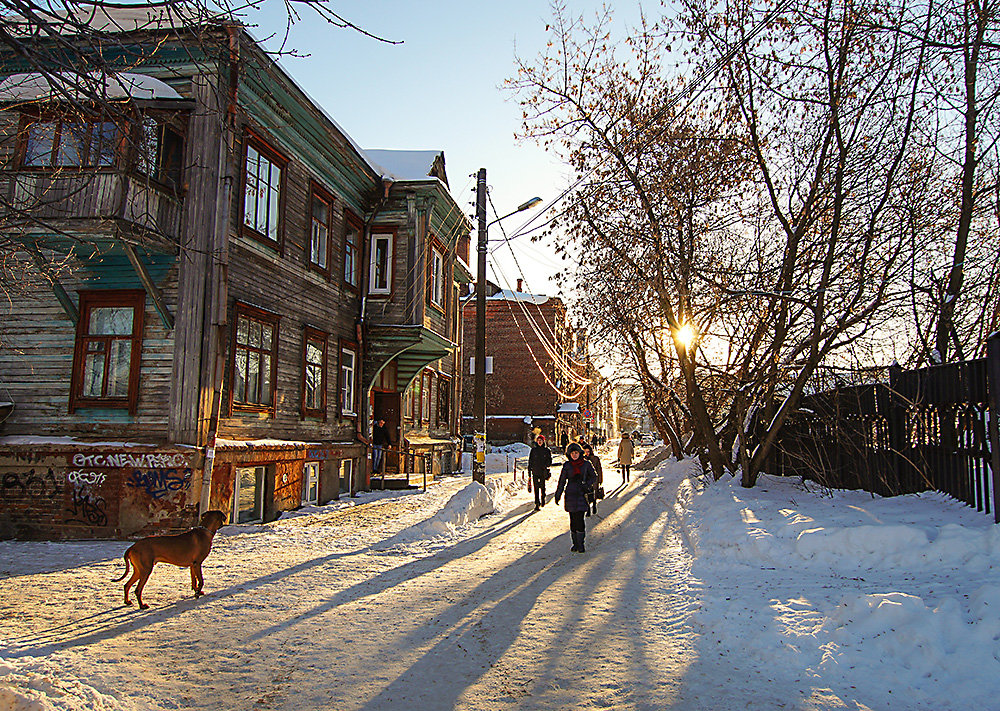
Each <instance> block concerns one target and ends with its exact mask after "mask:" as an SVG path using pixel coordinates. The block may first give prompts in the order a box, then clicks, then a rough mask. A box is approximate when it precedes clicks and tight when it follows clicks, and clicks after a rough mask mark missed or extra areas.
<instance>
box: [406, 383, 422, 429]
mask: <svg viewBox="0 0 1000 711" xmlns="http://www.w3.org/2000/svg"><path fill="white" fill-rule="evenodd" d="M420 384H421V378H414V379H413V382H412V383H411V384H410V387H409V388H408V389H407V392H408V393H409V396H410V400H409V403H408V404H409V407H408V408H406V414H407V415H408V416H409V417H410V419H411V420H417V421H418V422H419V421H420Z"/></svg>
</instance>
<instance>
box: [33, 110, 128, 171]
mask: <svg viewBox="0 0 1000 711" xmlns="http://www.w3.org/2000/svg"><path fill="white" fill-rule="evenodd" d="M118 142H119V134H118V127H117V126H116V125H115V124H114V123H113V122H111V121H85V120H83V119H73V118H59V119H48V120H46V119H36V120H32V121H31V122H30V123H28V125H27V127H26V128H25V132H24V153H23V156H24V158H23V165H24V167H25V168H84V167H98V166H111V165H114V163H115V153H116V151H117V148H118Z"/></svg>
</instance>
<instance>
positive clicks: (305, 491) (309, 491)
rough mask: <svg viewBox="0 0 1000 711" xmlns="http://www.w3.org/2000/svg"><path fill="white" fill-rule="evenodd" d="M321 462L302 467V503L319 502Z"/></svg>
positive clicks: (306, 464) (307, 463)
mask: <svg viewBox="0 0 1000 711" xmlns="http://www.w3.org/2000/svg"><path fill="white" fill-rule="evenodd" d="M319 471H320V462H306V463H305V464H304V465H303V466H302V503H303V504H315V503H317V502H318V501H319Z"/></svg>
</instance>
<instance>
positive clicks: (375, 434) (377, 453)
mask: <svg viewBox="0 0 1000 711" xmlns="http://www.w3.org/2000/svg"><path fill="white" fill-rule="evenodd" d="M391 444H392V436H391V435H390V434H389V429H388V428H387V427H386V426H385V420H384V419H382V418H381V417H380V418H378V419H377V420H376V421H375V426H374V427H372V473H373V474H378V473H379V472H380V471H382V465H383V464H384V463H385V449H386V447H388V446H390V445H391Z"/></svg>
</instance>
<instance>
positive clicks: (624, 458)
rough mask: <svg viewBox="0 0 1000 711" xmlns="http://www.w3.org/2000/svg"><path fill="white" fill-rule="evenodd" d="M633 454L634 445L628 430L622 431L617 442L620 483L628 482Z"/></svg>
mask: <svg viewBox="0 0 1000 711" xmlns="http://www.w3.org/2000/svg"><path fill="white" fill-rule="evenodd" d="M634 456H635V445H634V444H633V443H632V438H631V437H630V436H629V434H628V432H622V441H621V442H619V443H618V464H620V465H621V468H622V484H627V483H628V475H629V467H631V466H632V457H634Z"/></svg>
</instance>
